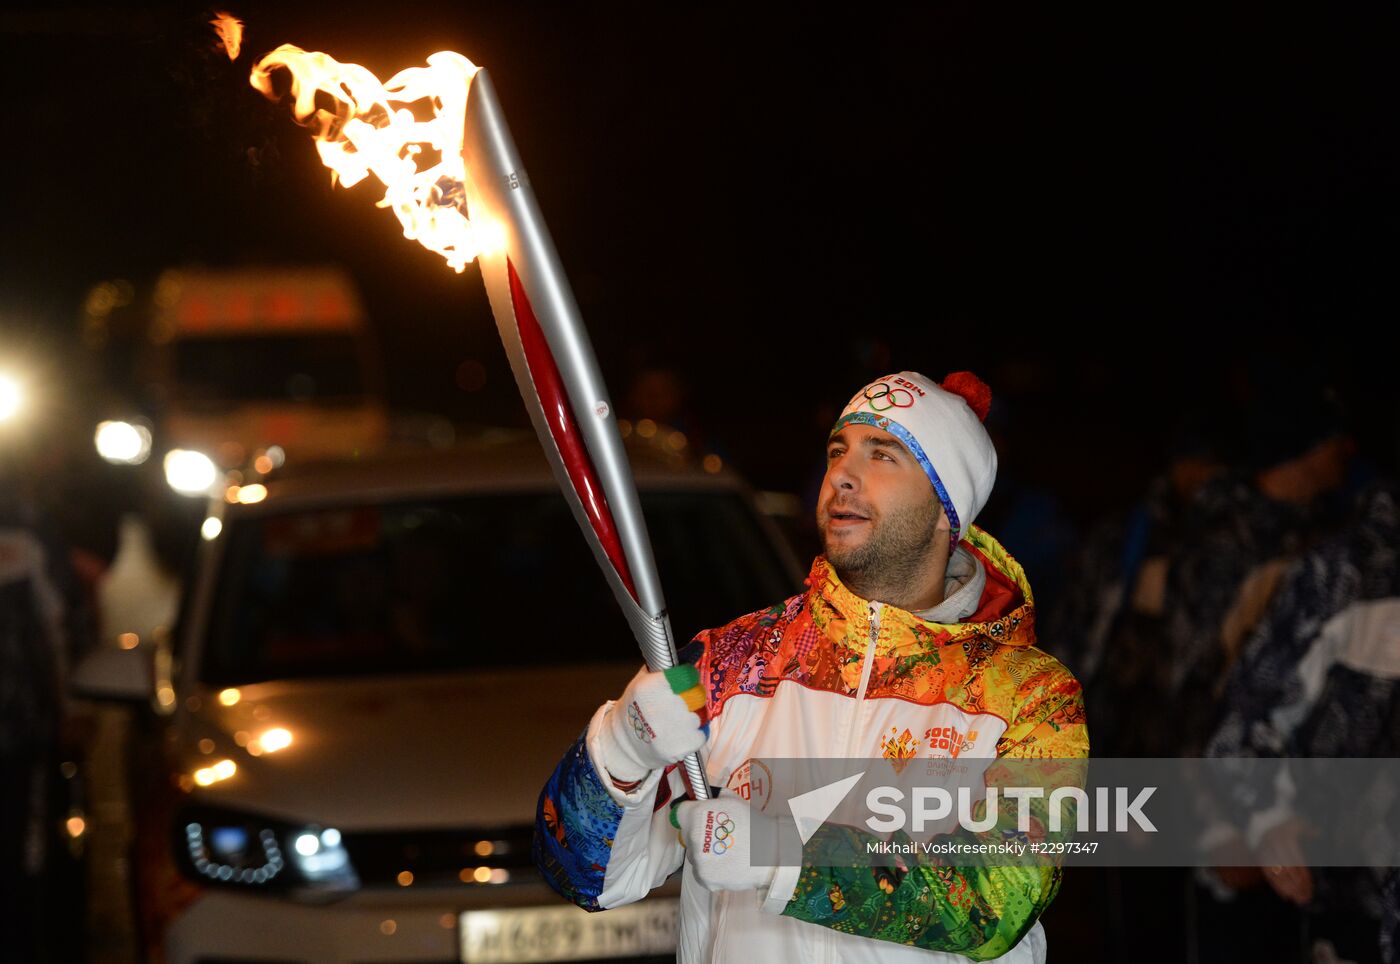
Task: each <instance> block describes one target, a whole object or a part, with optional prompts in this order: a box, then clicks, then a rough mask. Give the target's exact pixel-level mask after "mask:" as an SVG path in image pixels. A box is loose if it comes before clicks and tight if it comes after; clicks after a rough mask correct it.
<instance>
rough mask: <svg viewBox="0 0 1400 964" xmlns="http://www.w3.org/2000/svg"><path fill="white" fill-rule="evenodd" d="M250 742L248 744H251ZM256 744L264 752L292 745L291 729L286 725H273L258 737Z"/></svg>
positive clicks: (283, 748)
mask: <svg viewBox="0 0 1400 964" xmlns="http://www.w3.org/2000/svg"><path fill="white" fill-rule="evenodd" d="M251 745H252V744H249V746H251ZM257 745H258V747H259V749H261V750H262V752H264V753H276V752H277V751H278V750H285V749H286V748H287V747H289V746H291V745H292V731H291V730H288V729H287V728H286V727H282V726H274V727H273V728H272V729H270V730H268V731H267V732H266V733H264V734H263V735H262V736H260V737H258V739H257Z"/></svg>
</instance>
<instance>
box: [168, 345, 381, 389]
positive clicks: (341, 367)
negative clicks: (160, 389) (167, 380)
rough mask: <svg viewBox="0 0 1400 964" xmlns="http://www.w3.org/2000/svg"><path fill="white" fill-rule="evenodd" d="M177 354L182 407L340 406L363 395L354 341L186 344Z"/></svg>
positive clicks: (176, 369) (176, 366) (178, 346)
mask: <svg viewBox="0 0 1400 964" xmlns="http://www.w3.org/2000/svg"><path fill="white" fill-rule="evenodd" d="M174 350H175V386H176V394H177V396H178V397H179V399H180V400H181V401H183V402H192V403H199V402H267V401H289V400H290V401H297V402H305V401H314V400H337V401H339V400H344V399H351V398H356V397H359V396H362V395H363V394H364V392H365V386H364V383H363V380H362V378H361V376H360V370H361V366H360V363H359V357H358V355H357V354H356V353H357V351H358V348H357V345H356V342H355V339H354V338H353V337H352V336H350V335H341V334H328V333H316V334H308V335H292V334H284V335H256V336H254V335H249V336H241V337H238V338H185V339H182V340H180V341H178V342H176V343H175V346H174Z"/></svg>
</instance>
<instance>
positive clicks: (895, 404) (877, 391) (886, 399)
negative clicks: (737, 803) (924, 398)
mask: <svg viewBox="0 0 1400 964" xmlns="http://www.w3.org/2000/svg"><path fill="white" fill-rule="evenodd" d="M872 393H874V394H872ZM864 394H865V400H866V402H867V403H869V405H870V410H871V411H872V412H888V411H889V410H890V409H892V408H909V407H910V406H911V405H913V404H914V394H913V393H912V392H910V391H908V390H907V389H904V388H890V386H888V385H886V384H885V383H884V382H876V383H875V384H874V385H871V386H869V387H867V388H866V389H865V392H864Z"/></svg>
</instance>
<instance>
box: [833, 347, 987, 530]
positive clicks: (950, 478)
mask: <svg viewBox="0 0 1400 964" xmlns="http://www.w3.org/2000/svg"><path fill="white" fill-rule="evenodd" d="M991 403H992V392H991V389H989V388H988V387H987V385H986V383H984V382H983V381H982V380H981V379H980V378H978V377H977V376H976V375H974V374H972V373H971V372H954V373H953V374H951V375H949V376H948V377H947V378H945V379H943V384H942V385H941V386H940V385H939V384H937V383H936V382H934V381H933V380H932V379H930V378H926V377H925V376H923V375H920V374H919V373H918V372H900V373H899V374H898V375H886V376H885V377H884V378H881V379H878V380H877V381H874V382H871V383H870V384H869V385H867V386H865V387H864V388H862V389H861V390H860V391H858V392H856V394H855V397H854V398H852V399H851V401H850V404H848V405H847V406H846V408H845V410H844V411H842V412H841V417H840V418H838V419H837V420H836V424H835V425H834V426H833V427H832V429H831V434H833V435H835V434H836V433H837V432H838V431H840V430H841V427H842V426H843V425H849V424H851V423H858V424H862V425H873V426H875V427H876V428H879V429H883V430H884V431H886V432H889V433H890V434H891V435H893V436H894V437H895V438H897V439H899V441H900V442H901V443H903V445H904V447H905V448H907V449H908V450H909V451H910V453H911V454H912V455H913V456H914V458H915V459H917V460H918V463H919V464H920V465H921V466H923V469H924V472H925V474H927V475H928V478H929V481H930V482H932V483H933V490H934V492H935V493H936V494H937V496H938V501H939V502H941V503H943V510H944V511H945V512H947V514H948V522H949V524H950V525H951V526H952V544H953V545H957V543H958V540H959V539H961V538H962V537H963V536H965V535H966V534H967V528H968V526H970V525H972V522H973V520H974V519H976V518H977V513H979V512H981V511H982V507H983V506H984V505H986V504H987V498H988V496H990V495H991V494H992V486H993V485H994V484H995V483H996V478H997V452H996V448H995V447H993V445H992V438H991V436H990V435H988V434H987V429H986V428H985V427H983V425H982V420H983V419H985V418H986V417H987V409H988V408H989V407H990V406H991Z"/></svg>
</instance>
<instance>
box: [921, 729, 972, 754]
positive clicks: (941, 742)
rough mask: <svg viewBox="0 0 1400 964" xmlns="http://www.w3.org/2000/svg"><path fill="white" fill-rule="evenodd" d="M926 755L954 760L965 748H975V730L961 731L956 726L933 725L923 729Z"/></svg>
mask: <svg viewBox="0 0 1400 964" xmlns="http://www.w3.org/2000/svg"><path fill="white" fill-rule="evenodd" d="M924 741H925V742H926V743H927V744H928V755H929V756H931V757H933V758H935V759H942V758H945V757H946V758H947V759H950V760H956V759H957V758H958V757H959V756H960V755H961V754H962V753H963V752H964V751H965V750H972V749H976V747H977V731H976V730H968V731H966V732H963V731H962V730H960V729H958V728H957V727H956V726H935V727H931V728H930V729H927V730H925V731H924Z"/></svg>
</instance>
